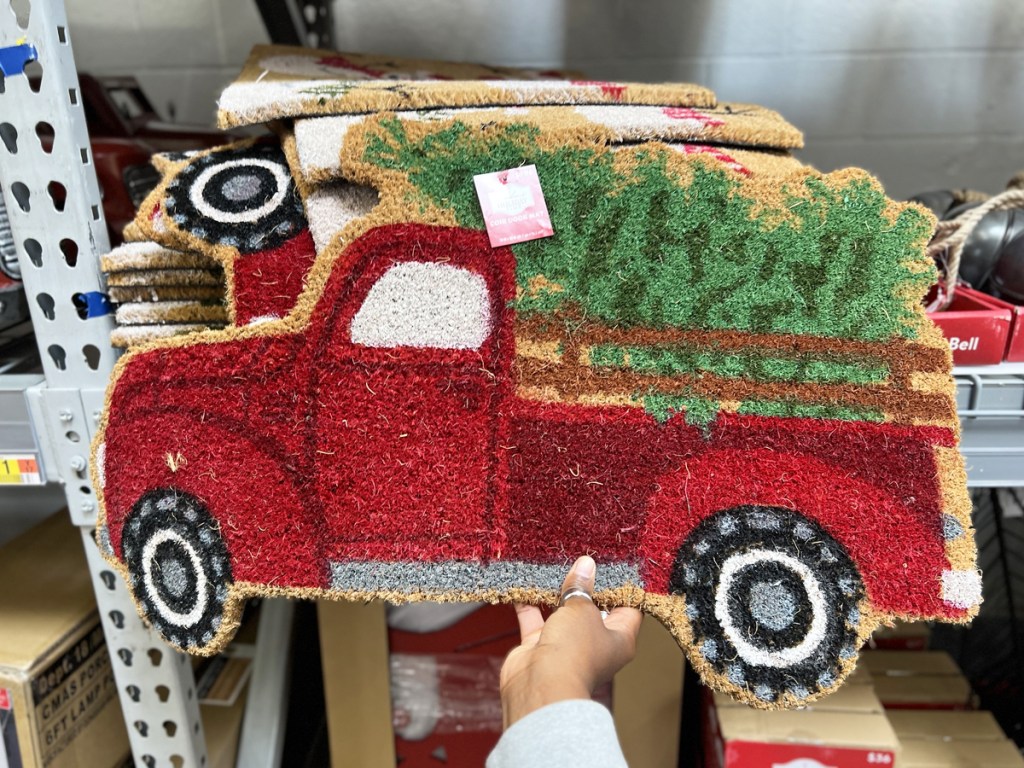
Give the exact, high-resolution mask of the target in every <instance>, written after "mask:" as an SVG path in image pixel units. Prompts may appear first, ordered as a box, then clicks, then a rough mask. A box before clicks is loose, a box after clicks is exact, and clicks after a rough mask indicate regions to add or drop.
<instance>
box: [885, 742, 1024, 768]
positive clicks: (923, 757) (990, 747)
mask: <svg viewBox="0 0 1024 768" xmlns="http://www.w3.org/2000/svg"><path fill="white" fill-rule="evenodd" d="M899 768H1024V758H1022V757H1021V755H1020V752H1018V751H1017V747H1016V745H1015V744H1014V743H1013V742H1012V741H1010V740H1009V739H1003V740H1002V741H926V740H924V739H921V740H915V739H908V740H907V741H906V742H904V744H903V753H902V755H901V757H900V762H899Z"/></svg>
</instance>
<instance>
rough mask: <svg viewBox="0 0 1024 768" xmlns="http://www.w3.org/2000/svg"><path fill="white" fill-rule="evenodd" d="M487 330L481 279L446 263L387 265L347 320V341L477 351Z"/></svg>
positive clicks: (488, 310)
mask: <svg viewBox="0 0 1024 768" xmlns="http://www.w3.org/2000/svg"><path fill="white" fill-rule="evenodd" d="M490 330H491V303H490V297H489V296H488V290H487V283H486V282H485V281H484V279H483V277H481V276H480V275H478V274H476V273H475V272H470V271H469V270H468V269H463V268H461V267H453V266H451V265H450V264H436V263H433V262H418V261H407V262H403V263H401V264H396V265H395V266H393V267H391V269H389V270H388V271H387V272H385V273H384V274H383V276H381V278H380V279H379V280H378V281H377V282H376V283H375V284H374V286H373V287H372V288H371V289H370V291H369V293H367V294H366V300H365V301H364V302H363V305H362V306H361V307H360V308H359V311H358V312H356V316H355V317H354V318H353V319H352V342H353V343H354V344H361V345H363V346H367V347H436V348H441V349H477V348H479V347H480V345H481V344H483V343H484V341H485V340H486V339H487V334H488V333H489V332H490Z"/></svg>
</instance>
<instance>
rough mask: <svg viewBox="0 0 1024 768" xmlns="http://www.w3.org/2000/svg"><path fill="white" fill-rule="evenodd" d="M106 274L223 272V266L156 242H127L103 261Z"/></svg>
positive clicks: (211, 259) (210, 259)
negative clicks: (157, 270) (150, 270)
mask: <svg viewBox="0 0 1024 768" xmlns="http://www.w3.org/2000/svg"><path fill="white" fill-rule="evenodd" d="M100 269H101V270H102V271H104V272H108V273H110V272H132V271H136V270H148V269H207V270H219V269H220V262H218V261H217V260H216V259H213V258H211V257H209V256H206V255H204V254H201V253H195V252H190V251H178V250H175V249H173V248H166V247H164V246H162V245H160V244H159V243H154V242H152V241H140V242H127V243H123V244H122V245H119V246H118V247H117V248H115V249H114V250H112V251H111V252H110V253H107V254H104V255H103V256H101V257H100Z"/></svg>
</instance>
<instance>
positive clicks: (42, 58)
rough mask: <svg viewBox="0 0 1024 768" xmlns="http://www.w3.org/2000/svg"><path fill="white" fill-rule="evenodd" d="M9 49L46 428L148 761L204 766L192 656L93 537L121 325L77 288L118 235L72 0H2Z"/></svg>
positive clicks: (182, 767) (8, 123)
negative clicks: (111, 234) (160, 633)
mask: <svg viewBox="0 0 1024 768" xmlns="http://www.w3.org/2000/svg"><path fill="white" fill-rule="evenodd" d="M15 9H17V10H15ZM0 48H4V49H10V50H8V51H7V53H8V55H7V57H6V58H5V69H6V70H7V73H6V75H4V76H0V139H2V141H0V187H2V188H3V195H4V200H5V202H6V206H7V211H8V216H9V223H10V227H11V230H12V231H13V234H14V239H15V244H16V247H17V251H18V258H19V262H20V265H21V271H22V275H23V279H24V284H25V291H26V294H27V296H28V298H29V304H30V311H31V314H32V321H33V324H34V326H35V334H36V339H37V342H38V344H39V347H40V352H41V355H42V358H43V369H44V373H45V375H46V382H45V386H42V387H40V388H39V390H38V392H37V393H36V394H37V397H38V401H39V404H40V405H39V407H38V408H37V409H36V413H37V414H38V415H39V418H40V419H41V420H42V422H43V423H42V424H39V423H35V429H36V432H37V433H38V435H39V438H40V441H41V442H45V443H47V450H45V451H44V453H45V454H46V455H47V456H48V460H49V461H50V462H51V463H52V464H53V465H54V466H52V467H49V468H48V469H49V471H50V472H54V471H55V472H56V474H57V475H58V476H59V477H60V479H61V480H62V482H63V483H64V487H65V491H66V494H67V500H68V507H69V509H70V510H71V517H72V520H73V521H74V522H75V523H76V524H77V525H79V526H80V527H81V530H82V539H83V542H84V544H85V548H86V553H87V556H88V562H89V568H90V571H91V573H92V576H93V583H94V586H95V589H96V597H97V604H98V605H99V609H100V614H101V618H102V621H103V628H104V632H105V633H106V637H107V643H108V647H109V650H110V655H111V661H112V665H113V669H114V678H115V680H116V682H117V686H118V692H119V694H120V699H121V707H122V709H123V711H124V716H125V720H126V722H127V725H128V735H129V738H130V740H131V746H132V752H133V753H134V755H135V760H136V763H137V764H138V765H140V766H147V768H155V766H172V765H173V766H176V768H192V767H193V766H196V767H197V768H199V767H201V766H203V765H205V763H206V747H205V739H204V737H203V729H202V723H201V721H200V718H199V706H198V702H197V697H196V693H195V684H194V681H193V678H192V671H191V666H190V665H189V663H188V658H187V657H185V656H184V655H182V654H178V653H175V652H173V651H171V650H170V649H169V648H168V647H167V646H166V645H164V644H163V643H162V642H161V641H160V640H159V639H158V638H157V637H156V635H155V634H153V633H152V632H150V631H149V630H148V629H147V628H146V627H145V626H144V625H143V624H142V622H141V621H140V620H139V618H138V615H137V614H136V612H135V608H134V607H133V605H132V603H131V600H130V599H129V597H128V595H127V590H126V587H125V585H124V583H123V582H122V581H121V579H120V577H117V576H115V574H114V573H113V571H112V570H111V569H110V568H109V567H108V566H107V565H106V563H104V562H103V560H102V559H101V558H100V556H99V553H98V551H97V549H96V545H95V543H94V542H93V538H92V528H93V526H94V525H95V519H96V500H95V495H94V493H93V489H92V484H91V482H90V480H89V472H88V460H89V443H90V440H91V438H92V435H93V432H94V431H95V429H96V428H97V424H98V419H99V414H100V411H101V409H102V405H103V394H104V389H105V387H106V384H107V380H108V378H109V376H110V372H111V370H112V368H113V365H114V353H113V350H112V348H111V346H110V341H109V339H110V330H111V327H112V325H113V324H112V320H111V318H110V316H109V315H108V316H101V317H92V318H89V319H85V318H83V316H82V315H80V314H79V309H78V306H77V305H76V299H77V300H78V301H79V302H80V301H81V297H83V296H85V295H88V294H90V293H92V292H96V291H101V290H102V289H101V284H100V275H99V266H98V263H99V262H98V259H97V253H99V252H100V251H102V250H104V249H106V248H107V247H108V245H109V243H108V239H107V231H106V223H105V221H104V219H103V207H102V203H101V199H100V190H99V186H98V184H97V181H96V173H95V169H94V167H93V157H92V151H91V148H90V144H89V137H88V135H87V133H86V127H85V115H84V111H83V107H82V102H81V95H80V91H79V85H78V76H77V74H76V71H75V64H74V58H73V56H72V49H71V36H70V32H69V29H68V24H67V18H66V15H65V11H64V6H63V3H62V2H61V0H31V2H29V0H18V2H17V3H16V4H15V5H14V7H12V5H11V3H10V2H8V0H0ZM12 57H14V58H12ZM18 57H20V58H21V59H22V60H24V61H25V62H26V66H25V71H24V72H20V71H15V70H18V69H20V64H19V63H18V61H17V58H18ZM12 61H13V62H14V63H13V64H12V63H11V62H12ZM50 136H52V145H50V144H49V143H44V141H43V139H44V138H46V139H47V142H48V141H49V137H50Z"/></svg>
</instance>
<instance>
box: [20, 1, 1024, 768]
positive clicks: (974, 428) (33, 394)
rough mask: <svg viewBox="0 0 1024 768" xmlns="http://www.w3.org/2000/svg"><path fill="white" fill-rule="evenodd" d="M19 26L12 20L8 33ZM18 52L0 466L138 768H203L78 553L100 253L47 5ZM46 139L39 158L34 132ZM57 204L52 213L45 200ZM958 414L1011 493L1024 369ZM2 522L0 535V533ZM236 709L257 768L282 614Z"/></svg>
mask: <svg viewBox="0 0 1024 768" xmlns="http://www.w3.org/2000/svg"><path fill="white" fill-rule="evenodd" d="M22 22H24V20H22ZM22 42H23V43H24V44H27V45H30V46H33V47H34V49H35V52H36V53H35V58H36V61H35V63H34V64H32V65H31V66H32V68H34V69H35V70H36V73H37V74H38V72H39V70H40V68H41V74H42V78H41V80H40V81H39V87H38V89H34V88H33V87H32V85H31V83H30V80H29V78H28V77H25V76H22V75H12V76H7V77H5V78H3V79H2V80H0V138H2V139H3V141H2V142H0V187H2V189H3V195H4V200H5V201H6V205H7V210H8V212H9V217H10V224H11V228H12V231H13V233H14V236H15V241H16V246H17V250H18V256H19V260H20V264H21V269H22V273H23V276H24V283H25V290H26V293H27V296H28V300H29V304H30V309H31V313H32V321H33V325H34V329H35V336H36V339H37V342H38V345H39V350H40V356H41V358H42V367H43V370H44V374H45V376H42V377H41V376H38V375H35V376H24V375H21V376H9V375H4V374H3V365H2V363H0V408H3V413H4V415H5V417H6V416H8V415H11V417H10V418H5V423H3V424H0V455H2V454H12V453H13V454H24V455H29V456H33V457H35V458H36V459H37V461H38V463H39V465H40V467H41V477H40V482H45V481H50V482H60V483H62V484H63V486H64V489H65V492H66V495H67V502H68V507H69V509H70V511H71V518H72V521H73V522H74V523H75V524H76V525H78V526H79V527H80V528H81V531H82V540H83V544H84V546H85V549H86V552H87V554H88V561H89V564H90V568H91V571H92V576H93V581H94V585H95V589H96V595H97V602H98V604H99V606H100V610H101V614H102V619H103V626H104V630H105V632H106V634H107V640H108V644H109V647H110V651H111V656H112V659H113V663H114V674H115V678H116V681H117V684H118V688H119V692H120V697H121V704H122V707H123V709H124V714H125V718H126V721H127V724H128V732H129V735H130V738H131V744H132V750H133V752H134V755H135V758H136V762H137V764H139V765H140V766H146V767H147V768H154V766H171V765H174V766H176V768H182V767H183V766H184V768H190V767H191V766H203V765H204V764H205V763H206V748H205V740H204V736H203V727H202V721H201V718H200V714H199V707H198V705H197V701H196V695H195V685H194V681H193V679H192V674H191V667H190V665H189V663H188V659H187V657H186V656H184V655H182V654H179V653H176V652H174V651H173V650H171V649H170V648H168V647H167V646H166V645H164V644H163V642H162V641H161V640H160V639H159V638H158V637H157V636H156V635H155V634H154V633H152V632H150V631H149V630H148V629H147V628H146V627H145V626H143V624H142V622H141V621H140V620H139V619H138V617H137V614H136V612H135V610H134V607H133V606H132V604H131V601H130V599H129V598H128V595H127V592H126V588H125V585H124V584H123V583H122V582H121V580H120V578H119V577H117V576H115V574H114V573H113V572H112V571H111V570H110V569H109V568H108V567H107V566H106V564H105V563H104V561H103V560H102V558H101V557H100V556H99V553H98V551H97V548H96V545H95V543H94V541H93V537H92V531H93V527H94V525H95V517H96V503H95V497H94V494H93V489H92V484H91V481H90V479H89V473H88V460H89V444H90V440H91V438H92V436H93V432H94V430H95V429H96V428H97V423H98V418H99V414H100V411H101V409H102V405H103V397H104V390H105V387H106V384H107V380H108V378H109V375H110V372H111V370H112V369H113V365H114V362H115V357H116V356H115V353H114V351H113V350H112V348H111V347H110V344H109V335H110V331H111V328H112V327H113V322H112V320H111V318H110V316H109V315H107V316H101V317H93V318H89V319H83V318H82V317H81V316H80V315H79V312H78V310H77V308H76V305H75V302H74V300H73V298H74V297H75V296H76V295H77V294H88V293H90V292H96V291H99V292H102V291H103V285H102V282H101V276H100V273H99V270H98V258H97V256H98V254H100V253H101V252H103V251H104V250H105V249H107V247H108V245H109V243H108V240H107V234H106V225H105V222H104V218H103V208H102V204H101V199H100V191H99V187H98V185H97V181H96V173H95V169H94V168H93V165H92V155H91V150H90V145H89V137H88V135H87V133H86V127H85V117H84V114H83V108H82V103H81V99H80V98H79V90H78V88H79V86H78V78H77V74H76V70H75V65H74V58H73V54H72V36H71V30H69V28H68V23H67V19H66V16H65V11H64V7H63V2H62V0H32V2H31V7H30V14H29V17H28V19H27V24H26V23H19V19H18V18H17V17H16V16H15V14H14V12H13V11H12V9H11V8H10V6H9V5H8V4H7V3H3V4H2V7H0V47H6V46H15V45H19V44H22ZM41 123H46V124H48V126H49V129H48V130H50V131H52V134H53V136H54V141H53V146H52V149H51V151H49V152H45V151H44V150H43V145H42V144H41V142H40V140H39V139H38V138H37V128H38V127H39V126H40V124H41ZM55 183H56V184H60V185H62V186H63V188H64V190H65V196H64V201H65V202H64V204H63V209H62V210H58V208H57V205H56V204H55V202H54V198H53V197H52V196H51V192H52V191H53V190H54V189H55V187H54V184H55ZM955 374H956V376H957V381H958V408H959V411H960V414H961V418H962V421H963V426H964V430H963V451H964V454H965V456H966V457H967V463H968V472H969V478H970V483H971V485H973V486H975V487H1000V486H1003V487H1005V486H1024V364H1004V365H1000V366H991V367H985V368H959V369H957V370H956V372H955ZM0 524H2V521H0ZM261 613H262V616H261V625H260V631H259V637H258V640H257V650H256V660H255V664H254V673H253V679H252V681H251V683H250V686H251V687H250V701H251V702H254V703H255V705H254V706H253V705H251V706H250V707H249V708H248V710H247V713H246V720H245V722H244V724H243V733H242V744H243V746H242V749H241V751H240V755H239V761H238V765H239V766H245V768H254V767H255V766H263V765H265V766H273V765H276V764H277V763H278V762H279V760H280V755H281V747H282V744H283V723H284V717H283V707H284V703H285V701H286V699H287V696H286V695H285V694H284V688H285V684H286V670H287V665H286V662H285V660H286V659H287V656H288V637H289V632H288V628H289V626H290V620H291V605H290V604H289V603H288V602H286V601H274V600H268V601H265V603H264V606H263V610H262V611H261Z"/></svg>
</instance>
